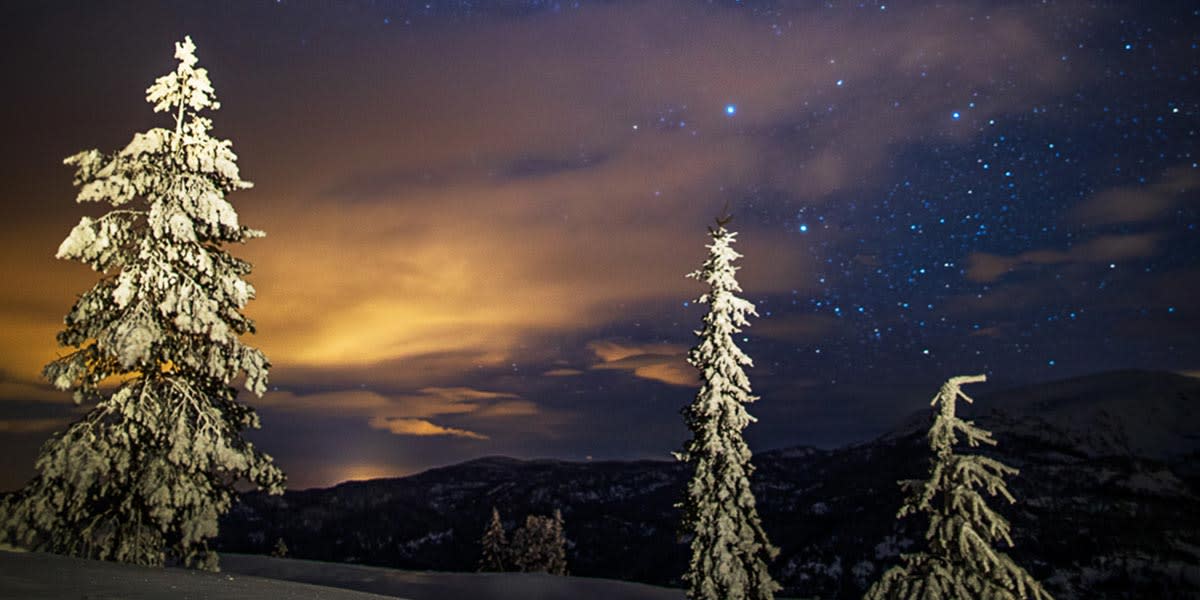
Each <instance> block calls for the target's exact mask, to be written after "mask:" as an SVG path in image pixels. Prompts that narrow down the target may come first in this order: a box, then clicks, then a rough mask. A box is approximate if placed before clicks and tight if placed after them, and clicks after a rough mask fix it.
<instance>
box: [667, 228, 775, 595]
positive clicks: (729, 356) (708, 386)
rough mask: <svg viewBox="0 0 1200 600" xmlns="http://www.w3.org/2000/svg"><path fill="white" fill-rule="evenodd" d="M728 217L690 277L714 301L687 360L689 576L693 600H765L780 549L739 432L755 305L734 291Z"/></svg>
mask: <svg viewBox="0 0 1200 600" xmlns="http://www.w3.org/2000/svg"><path fill="white" fill-rule="evenodd" d="M728 222H729V218H728V217H726V218H725V219H717V227H716V229H713V228H711V227H710V228H709V234H710V235H711V237H712V244H710V245H709V246H708V249H709V253H708V259H707V260H705V261H704V265H703V266H702V267H701V269H700V270H698V271H696V272H694V273H691V274H690V275H688V276H689V277H693V278H696V279H699V280H701V281H703V282H704V283H706V284H708V286H709V291H708V293H706V294H704V295H703V296H701V297H700V298H699V300H698V302H700V303H707V304H709V310H708V313H707V314H706V315H705V316H704V330H703V331H698V332H696V335H697V336H699V337H700V343H699V345H697V346H696V347H695V348H692V350H691V352H689V353H688V362H689V363H690V364H691V365H692V366H694V367H696V369H698V370H699V371H700V378H701V385H700V391H699V392H698V393H697V394H696V398H695V400H693V401H692V403H691V404H690V405H688V406H687V407H686V408H684V410H683V415H684V420H685V421H686V422H687V426H688V428H689V429H690V430H691V431H692V439H691V440H690V441H688V443H687V444H686V445H685V446H684V450H683V452H679V453H676V458H678V459H679V460H682V461H685V462H687V463H688V464H689V465H691V466H692V467H694V472H693V474H692V477H691V480H690V481H689V482H688V484H687V490H686V492H685V496H684V500H683V502H681V503H680V507H681V508H683V511H684V514H683V523H682V528H681V529H682V531H683V533H684V534H685V535H691V536H692V538H691V548H692V559H691V563H690V564H689V566H688V570H687V573H686V574H684V576H683V578H684V581H685V582H687V586H688V592H687V595H688V598H690V599H691V600H702V599H703V600H741V599H749V600H764V599H770V598H773V597H774V595H775V592H776V591H777V590H779V584H777V583H775V580H774V579H772V578H771V575H770V573H769V572H768V571H767V562H768V561H770V560H771V559H773V558H775V555H776V554H778V552H779V551H778V549H776V548H775V547H774V546H772V545H771V543H770V541H769V540H768V539H767V534H766V532H765V531H763V527H762V523H761V522H760V521H759V518H758V509H757V508H755V501H754V494H753V492H752V491H751V489H750V475H751V474H752V473H753V472H754V467H753V465H751V464H750V448H749V447H748V446H747V445H746V440H745V439H744V438H743V437H742V430H743V429H745V428H746V426H747V425H749V424H750V423H751V422H752V421H754V417H752V416H750V414H749V413H748V412H747V411H746V407H745V406H744V405H745V404H748V403H750V402H754V401H755V400H757V398H756V397H755V396H752V395H751V394H750V380H749V378H747V377H746V373H745V371H743V370H742V365H752V364H753V363H752V361H751V360H750V357H748V356H746V355H745V354H744V353H743V352H742V351H741V349H739V348H738V347H737V344H735V343H734V341H733V336H734V334H736V333H738V332H740V331H741V327H744V326H747V325H749V322H748V321H747V320H746V315H747V314H750V315H756V316H757V313H756V312H755V310H754V305H753V304H752V303H750V302H749V301H747V300H745V299H743V298H740V297H738V296H737V293H738V292H741V291H742V288H741V286H739V285H738V282H737V278H736V277H735V275H736V273H737V270H738V267H735V266H733V261H735V260H737V259H738V258H741V254H738V253H737V252H736V251H734V249H733V243H734V241H735V239H736V236H737V234H736V233H735V232H731V231H728V230H727V229H725V225H726V224H727V223H728Z"/></svg>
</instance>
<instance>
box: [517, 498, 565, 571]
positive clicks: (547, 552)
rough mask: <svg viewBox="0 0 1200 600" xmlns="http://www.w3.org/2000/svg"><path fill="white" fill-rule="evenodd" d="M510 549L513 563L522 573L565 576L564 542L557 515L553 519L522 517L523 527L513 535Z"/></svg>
mask: <svg viewBox="0 0 1200 600" xmlns="http://www.w3.org/2000/svg"><path fill="white" fill-rule="evenodd" d="M511 548H512V552H511V556H512V562H513V564H514V565H515V566H516V567H517V568H518V569H520V570H521V571H523V572H526V573H549V574H551V575H566V574H567V558H566V554H567V550H566V538H565V537H564V536H563V527H562V514H561V513H559V512H557V511H556V514H555V516H554V517H540V516H535V515H529V516H527V517H525V525H524V526H523V527H521V528H520V529H518V530H517V531H516V533H514V534H513V539H512V546H511Z"/></svg>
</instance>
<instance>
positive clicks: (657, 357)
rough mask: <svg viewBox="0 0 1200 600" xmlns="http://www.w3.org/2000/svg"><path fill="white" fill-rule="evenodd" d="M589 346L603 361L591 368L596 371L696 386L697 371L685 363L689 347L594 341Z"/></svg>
mask: <svg viewBox="0 0 1200 600" xmlns="http://www.w3.org/2000/svg"><path fill="white" fill-rule="evenodd" d="M587 347H588V349H589V350H591V351H592V353H593V354H595V355H596V358H598V359H600V361H601V362H600V363H598V364H595V365H592V366H591V367H590V368H591V369H593V370H619V371H629V372H631V373H633V375H634V376H635V377H641V378H642V379H649V380H651V381H658V382H660V383H665V384H668V385H678V386H694V385H696V381H697V380H696V371H695V369H693V368H692V367H691V366H690V365H688V364H687V362H686V360H684V357H685V356H686V354H687V346H683V345H681V344H671V343H647V344H641V343H634V342H618V341H613V340H595V341H592V342H588V344H587Z"/></svg>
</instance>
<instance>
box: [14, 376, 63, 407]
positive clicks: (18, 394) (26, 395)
mask: <svg viewBox="0 0 1200 600" xmlns="http://www.w3.org/2000/svg"><path fill="white" fill-rule="evenodd" d="M0 402H39V403H47V404H74V400H72V398H71V393H70V392H64V391H61V390H56V389H54V388H53V387H51V386H50V385H48V384H42V385H32V384H28V383H20V382H16V381H4V382H0Z"/></svg>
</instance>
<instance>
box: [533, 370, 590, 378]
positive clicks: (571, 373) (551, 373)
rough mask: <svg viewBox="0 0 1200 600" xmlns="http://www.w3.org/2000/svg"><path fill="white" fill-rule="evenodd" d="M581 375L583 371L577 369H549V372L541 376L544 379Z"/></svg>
mask: <svg viewBox="0 0 1200 600" xmlns="http://www.w3.org/2000/svg"><path fill="white" fill-rule="evenodd" d="M582 374H583V371H580V370H579V369H550V370H549V371H546V372H545V373H542V375H545V376H546V377H571V376H574V375H582Z"/></svg>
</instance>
